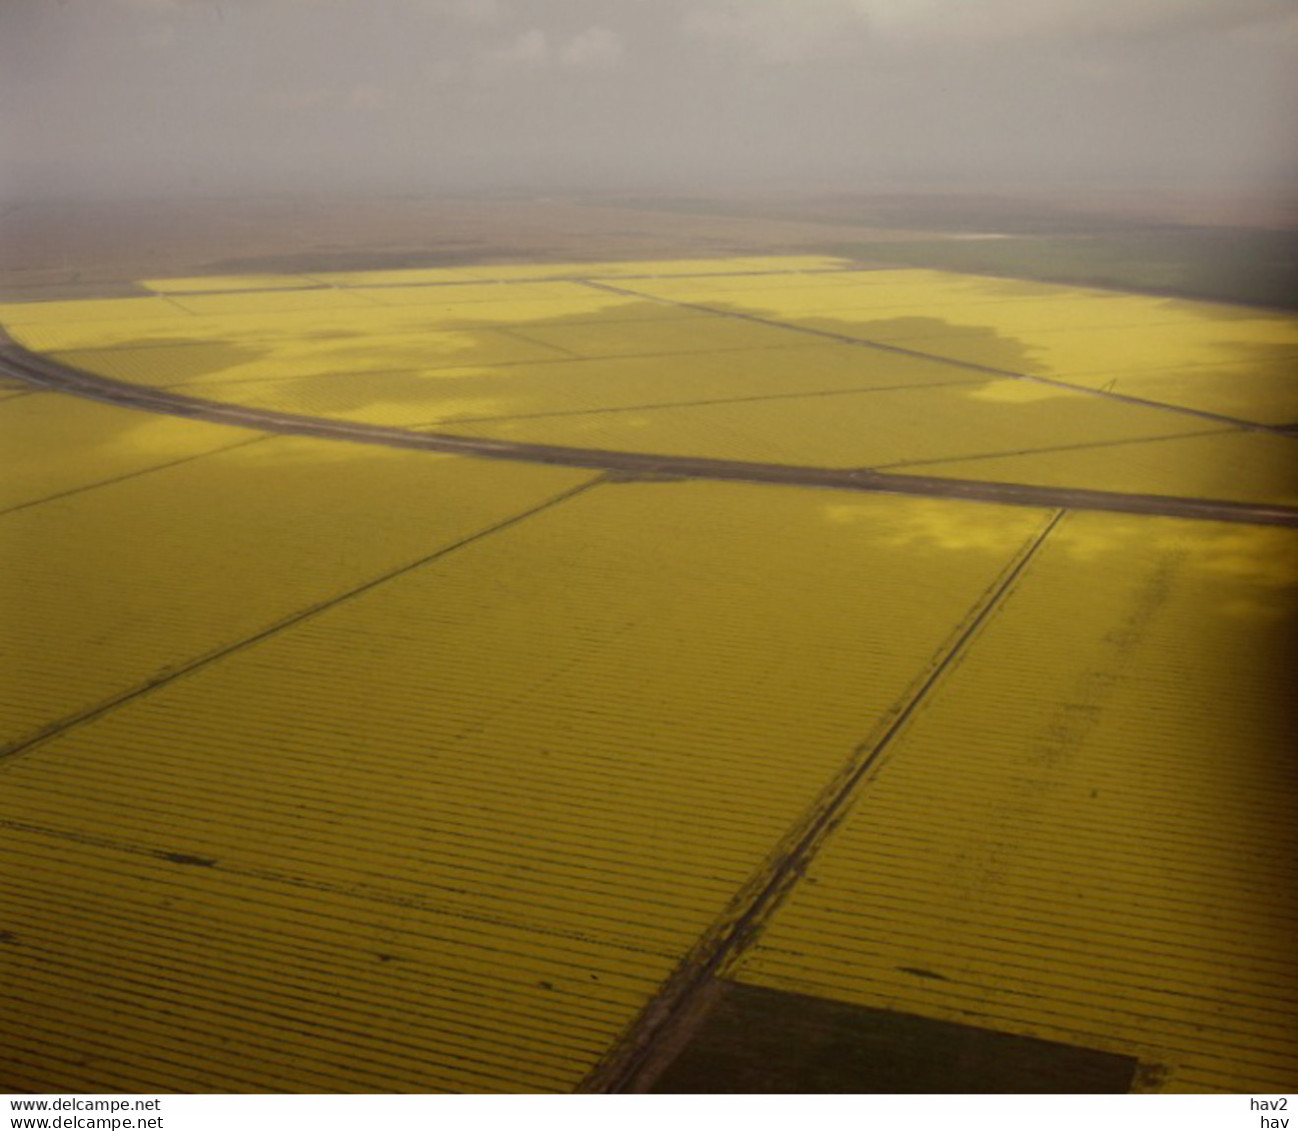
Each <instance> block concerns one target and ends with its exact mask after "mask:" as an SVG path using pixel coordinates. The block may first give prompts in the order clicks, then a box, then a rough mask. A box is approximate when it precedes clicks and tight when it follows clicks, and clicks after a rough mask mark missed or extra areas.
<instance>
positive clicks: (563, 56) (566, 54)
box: [559, 27, 624, 70]
mask: <svg viewBox="0 0 1298 1131" xmlns="http://www.w3.org/2000/svg"><path fill="white" fill-rule="evenodd" d="M623 54H624V47H623V42H622V37H621V36H620V35H618V33H617V32H615V31H610V30H609V29H608V28H605V27H589V28H587V29H586V30H585V31H583V32H582V33H581V34H580V35H578V36H577V37H576V38H574V39H572V40H569V42H568V43H567V44H566V45H565V46H564V48H563V50H562V51H561V52H560V53H559V61H560V62H561V63H562V64H563V65H564V66H566V67H578V68H586V69H590V70H609V69H611V68H613V67H616V66H618V65H619V64H620V63H621V62H622V57H623Z"/></svg>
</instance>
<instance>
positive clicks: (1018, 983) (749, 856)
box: [0, 257, 1298, 1092]
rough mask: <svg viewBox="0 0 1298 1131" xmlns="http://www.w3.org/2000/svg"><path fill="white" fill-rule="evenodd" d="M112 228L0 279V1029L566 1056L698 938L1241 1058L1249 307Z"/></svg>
mask: <svg viewBox="0 0 1298 1131" xmlns="http://www.w3.org/2000/svg"><path fill="white" fill-rule="evenodd" d="M142 285H143V288H144V290H145V292H148V293H141V294H140V295H139V296H138V297H133V298H110V299H85V300H76V301H54V302H31V303H7V304H0V325H2V326H3V328H4V330H5V331H6V333H7V334H8V335H9V336H10V337H11V338H12V339H13V340H14V341H16V342H17V343H18V344H19V345H20V346H21V347H24V348H25V349H27V350H31V351H34V352H36V353H40V354H43V355H44V356H45V357H46V358H47V359H48V360H51V361H53V362H56V363H58V365H60V366H63V367H64V369H63V370H62V372H63V373H64V374H65V379H64V383H62V384H61V383H60V377H59V375H58V374H57V373H55V374H53V375H47V377H45V378H43V379H44V380H46V381H47V384H46V386H45V388H43V389H36V388H33V387H29V386H26V385H24V384H22V383H21V382H19V381H17V380H16V379H9V378H6V379H5V380H4V381H3V383H0V442H2V445H3V446H2V447H0V450H3V452H4V455H3V460H4V465H5V472H6V474H5V476H4V479H3V483H4V486H3V487H2V488H0V553H2V554H3V560H4V567H5V568H4V576H5V580H4V585H3V589H2V590H0V594H2V595H0V621H2V622H3V624H4V626H5V634H4V636H5V643H6V645H7V647H6V649H5V660H4V672H3V674H4V679H3V680H2V681H0V685H2V686H3V690H2V691H0V755H2V757H0V856H2V858H3V864H2V865H0V984H2V985H3V986H4V991H3V992H4V996H5V1002H6V1021H5V1030H6V1034H5V1039H4V1041H3V1044H4V1046H5V1056H4V1057H3V1058H0V1088H5V1089H12V1090H33V1091H102V1092H111V1091H118V1090H128V1091H141V1092H158V1091H168V1090H177V1091H225V1090H230V1091H242V1090H287V1091H430V1092H431V1091H570V1090H573V1089H577V1088H580V1087H583V1086H587V1085H588V1084H589V1082H590V1081H591V1080H607V1079H616V1078H618V1074H619V1073H623V1074H625V1073H627V1072H631V1071H632V1067H634V1065H633V1062H632V1061H629V1060H628V1061H626V1062H625V1064H624V1062H623V1061H622V1060H621V1059H620V1058H621V1057H622V1055H623V1053H624V1052H625V1050H626V1049H627V1048H628V1047H631V1046H630V1045H629V1044H628V1041H629V1039H631V1038H638V1039H642V1040H644V1041H647V1042H649V1043H651V1044H653V1045H654V1046H655V1047H658V1046H660V1045H662V1044H663V1043H664V1042H667V1041H670V1040H672V1039H674V1034H673V1032H672V1031H671V1027H670V1024H668V1025H667V1027H666V1028H664V1029H661V1030H660V1029H657V1028H655V1027H654V1026H655V1025H657V1024H658V1022H659V1021H660V1020H663V1019H664V1018H665V1019H667V1021H668V1022H670V1021H671V1019H672V1018H673V1017H675V1016H677V1014H680V1015H682V1016H684V1015H686V1014H687V1013H688V1011H689V1010H690V1009H693V1008H696V1007H701V1006H703V1005H705V1004H706V1002H707V1001H708V1000H710V999H709V997H708V995H709V993H710V992H711V990H710V988H709V987H710V986H711V985H713V984H714V983H715V982H716V981H717V980H718V979H719V980H721V981H723V982H730V983H738V984H740V985H743V986H750V987H762V988H764V989H766V990H769V991H776V992H781V993H793V994H801V995H811V996H813V997H817V998H824V999H829V1000H831V1001H834V1002H838V1003H840V1004H842V1005H843V1006H845V1007H865V1008H875V1009H878V1008H882V1009H887V1010H890V1011H893V1012H895V1013H898V1014H903V1015H906V1016H909V1017H913V1018H917V1019H921V1020H929V1021H935V1022H959V1023H960V1024H962V1025H966V1026H970V1027H973V1028H975V1029H981V1030H986V1031H991V1032H994V1033H999V1034H1012V1035H1018V1036H1026V1037H1035V1038H1039V1039H1041V1040H1047V1041H1053V1042H1059V1043H1061V1044H1064V1045H1069V1046H1074V1047H1078V1048H1082V1049H1089V1050H1099V1051H1102V1052H1107V1053H1115V1054H1120V1055H1121V1056H1123V1057H1128V1058H1131V1063H1132V1064H1135V1063H1136V1062H1139V1065H1140V1070H1139V1072H1138V1073H1136V1075H1135V1076H1134V1077H1133V1079H1132V1081H1131V1086H1132V1087H1134V1088H1137V1089H1144V1090H1158V1089H1166V1090H1188V1091H1210V1090H1223V1091H1238V1090H1250V1091H1258V1092H1265V1091H1275V1090H1282V1089H1283V1088H1284V1087H1286V1086H1287V1085H1288V1083H1289V1082H1291V1081H1292V1080H1293V1078H1294V1073H1295V1071H1296V1070H1298V1036H1296V1035H1295V1026H1296V1024H1298V972H1295V970H1294V968H1293V963H1292V954H1291V951H1292V941H1291V940H1292V937H1293V928H1294V923H1295V921H1298V903H1296V902H1295V900H1296V898H1298V897H1296V896H1295V894H1294V893H1295V892H1298V884H1296V883H1295V879H1298V877H1295V875H1294V871H1293V861H1294V859H1295V858H1296V857H1298V832H1296V831H1295V829H1294V828H1293V824H1292V821H1291V820H1289V815H1290V814H1291V813H1292V811H1293V807H1294V804H1295V801H1298V796H1296V795H1298V779H1296V778H1295V776H1294V773H1293V767H1292V759H1291V751H1292V748H1293V738H1294V735H1293V718H1292V711H1291V705H1290V699H1291V698H1292V697H1291V695H1290V694H1289V688H1288V683H1287V680H1288V676H1289V672H1290V671H1291V670H1292V655H1291V650H1292V649H1291V646H1292V641H1293V640H1294V639H1295V631H1296V630H1298V625H1295V618H1296V616H1298V607H1296V604H1298V602H1296V599H1295V591H1296V589H1298V532H1295V530H1294V529H1293V528H1292V523H1290V525H1289V526H1287V527H1286V526H1285V525H1284V523H1285V522H1288V521H1289V520H1290V519H1291V518H1292V517H1293V513H1294V510H1293V508H1298V483H1296V482H1295V478H1294V467H1295V461H1294V458H1293V455H1292V454H1291V452H1292V448H1293V445H1294V443H1295V441H1294V438H1293V436H1292V435H1290V434H1286V433H1285V431H1284V426H1288V425H1292V424H1294V423H1295V421H1298V381H1295V380H1294V377H1293V366H1294V363H1295V361H1298V320H1295V319H1293V318H1290V317H1286V316H1281V315H1269V314H1264V313H1260V312H1256V311H1248V310H1243V309H1237V308H1228V307H1224V306H1222V305H1221V304H1209V303H1196V302H1191V301H1184V300H1170V299H1166V298H1159V297H1154V296H1145V295H1134V294H1119V293H1115V292H1103V291H1099V290H1094V289H1082V288H1073V287H1055V286H1051V285H1048V284H1040V283H1026V282H1021V281H1017V280H1009V279H991V278H984V277H978V276H972V275H956V274H951V273H944V272H937V271H927V270H910V269H905V270H864V269H860V270H858V269H855V268H853V267H852V265H851V264H849V263H847V262H845V261H843V260H839V259H833V258H826V257H785V258H780V257H745V258H732V259H712V260H677V261H664V262H621V263H560V264H527V265H517V266H509V265H491V264H483V265H476V266H471V267H469V266H466V267H455V268H430V269H426V270H409V271H352V272H338V273H324V274H284V275H263V276H220V277H217V276H210V277H193V278H183V279H151V280H146V281H144V283H143V284H142ZM21 368H22V359H21V357H18V358H16V359H15V361H14V364H13V369H14V372H15V373H17V372H18V371H19V370H20V369H21ZM73 371H75V372H73ZM68 374H71V376H67V375H68ZM78 375H79V376H78ZM71 377H76V380H77V384H76V385H75V386H73V385H72V384H70V383H68V382H70V380H71ZM73 393H79V394H82V395H72V394H73ZM135 393H138V396H136V397H135V399H134V400H133V399H132V398H133V395H135ZM109 395H111V396H113V397H117V398H119V402H120V403H116V404H107V403H100V402H98V401H96V400H95V399H93V397H95V396H109ZM146 395H147V396H148V397H149V398H152V399H149V400H147V401H145V400H142V399H139V398H141V397H144V396H146ZM186 398H197V399H198V401H199V402H205V403H200V404H198V405H197V406H196V405H194V404H193V403H192V402H191V401H190V400H188V399H186ZM128 405H134V406H135V407H127V406H128ZM229 408H235V409H239V410H241V411H242V415H239V416H238V417H237V422H238V423H237V426H235V425H232V424H227V423H218V422H216V421H217V420H218V419H219V415H218V409H220V410H224V409H229ZM168 412H183V413H191V414H196V415H194V416H193V417H192V418H186V417H183V416H177V415H168V414H167V413H168ZM276 414H293V416H294V417H296V418H298V419H297V420H296V421H294V422H288V421H286V420H285V419H284V418H283V417H282V416H278V415H276ZM204 417H206V419H204ZM231 419H236V418H233V417H232V418H231ZM290 424H292V426H293V427H295V428H298V429H299V430H301V429H303V428H307V429H310V428H314V429H315V432H316V434H314V435H304V434H295V435H286V434H283V433H284V431H285V429H286V428H288V427H289V426H290ZM380 426H381V427H380ZM384 429H387V430H386V431H385V430H384ZM438 437H441V438H442V440H438ZM446 437H452V438H455V439H457V440H460V441H464V442H466V444H468V445H469V446H468V448H467V449H466V450H467V452H468V454H464V453H461V454H452V453H451V452H450V451H449V450H422V449H421V445H425V446H426V445H428V444H429V443H432V444H434V445H435V444H437V443H442V447H443V448H445V447H446V444H445V442H444V440H445V438H446ZM479 442H480V443H479ZM517 443H524V444H531V445H554V446H559V447H563V448H569V449H579V450H581V451H583V452H584V453H585V454H584V456H581V457H580V458H578V456H575V455H574V456H572V458H571V459H568V464H569V465H567V466H565V465H564V459H563V458H559V457H554V459H555V460H556V461H555V462H550V463H542V462H537V460H536V456H537V453H536V452H535V451H519V450H515V449H512V448H511V447H510V445H511V444H517ZM474 445H477V446H476V447H475V446H474ZM592 450H593V451H594V452H595V453H596V454H594V455H592V454H591V452H592ZM598 453H623V454H625V453H640V454H642V455H644V456H645V457H646V460H645V461H642V463H641V464H637V465H635V466H634V467H633V468H631V469H630V470H628V465H625V464H624V463H623V462H619V461H618V460H617V459H616V458H615V457H614V456H608V455H607V454H605V455H603V456H601V455H599V454H598ZM493 455H494V456H496V457H506V458H487V457H488V456H493ZM570 455H571V453H570ZM677 457H686V458H699V459H709V460H717V461H730V466H731V468H732V471H733V473H734V475H735V476H737V477H738V478H743V477H744V476H745V475H747V477H748V479H749V480H750V481H748V482H720V481H715V480H712V481H708V480H704V479H701V478H692V477H688V476H683V475H682V473H681V469H680V465H679V464H677V463H674V462H673V461H674V460H675V459H676V458H677ZM655 460H656V461H657V462H655ZM741 463H742V464H762V465H784V467H786V468H788V467H797V468H810V469H835V470H837V471H839V472H846V471H850V470H852V469H872V470H873V471H876V472H882V473H883V474H884V475H885V476H887V475H893V476H894V477H895V476H899V475H906V476H910V477H914V476H921V475H922V476H928V477H931V479H932V480H933V484H931V485H930V487H931V494H930V497H903V496H899V495H895V494H890V493H887V492H885V491H881V490H878V489H877V488H878V487H880V486H882V485H889V480H887V479H883V480H882V481H879V482H876V481H875V480H873V479H868V480H862V481H861V482H860V483H858V484H857V486H867V487H869V488H870V490H868V491H866V490H830V489H825V488H815V487H808V486H792V485H789V484H788V483H780V482H777V480H778V479H779V477H780V475H781V474H782V472H780V470H779V468H778V467H777V468H775V469H774V470H772V469H771V468H770V467H765V468H763V469H759V470H761V475H758V474H757V473H756V472H754V471H753V469H751V468H748V469H747V470H745V469H743V468H738V467H736V466H735V465H736V464H741ZM842 478H843V477H841V476H840V479H842ZM844 482H846V481H845V480H844ZM899 482H900V481H899V480H898V479H896V478H893V479H892V480H891V484H894V485H895V484H897V483H899ZM943 484H946V488H944V487H943ZM989 484H992V485H994V484H1010V485H1028V486H1034V487H1039V488H1048V489H1053V488H1057V489H1060V490H1061V491H1062V490H1068V489H1089V490H1092V491H1103V492H1110V493H1112V494H1113V495H1115V496H1128V497H1130V496H1137V495H1138V496H1162V497H1164V498H1162V499H1161V500H1160V499H1153V500H1152V501H1151V500H1148V499H1146V500H1135V501H1131V500H1130V499H1129V500H1128V501H1129V502H1131V505H1133V506H1137V507H1144V508H1145V509H1146V510H1147V511H1149V513H1137V514H1122V515H1118V514H1113V513H1104V512H1103V511H1100V510H1095V509H1091V510H1088V509H1080V508H1079V506H1078V505H1077V504H1075V503H1073V502H1070V501H1068V500H1067V499H1064V497H1063V496H1060V500H1061V501H1060V502H1059V504H1058V505H1056V506H1051V505H1047V503H1048V497H1047V496H1035V497H1034V500H1033V505H1009V504H1011V503H1019V502H1021V501H1022V500H1020V499H1016V497H1015V496H1014V495H1013V493H1012V492H1003V493H1002V496H999V498H1000V501H999V502H996V501H992V502H988V501H973V500H972V499H960V498H955V497H943V491H944V490H946V489H947V488H949V489H950V490H949V491H948V494H949V493H951V492H955V493H958V492H959V491H962V490H968V491H973V490H974V488H977V489H978V490H979V491H980V492H981V494H982V496H985V497H987V498H993V499H996V498H998V496H997V495H996V490H995V488H989V487H988V485H989ZM842 485H843V483H841V482H840V486H842ZM849 485H850V484H849ZM1042 499H1047V502H1042V501H1041V500H1042ZM1178 500H1181V501H1184V502H1187V503H1189V502H1195V501H1199V500H1213V501H1216V502H1218V503H1220V504H1222V508H1223V514H1222V515H1221V516H1220V517H1222V518H1229V517H1234V518H1235V519H1237V521H1230V522H1227V521H1205V520H1202V519H1190V518H1184V517H1180V518H1177V517H1168V516H1167V515H1168V514H1169V513H1182V514H1184V513H1185V511H1184V509H1182V510H1181V511H1180V512H1177V511H1175V509H1174V505H1175V504H1176V503H1177V501H1178ZM1083 502H1084V503H1085V502H1086V501H1085V500H1083ZM1248 503H1254V504H1268V505H1271V506H1273V507H1276V508H1279V509H1278V510H1276V511H1275V512H1274V514H1272V515H1270V516H1269V517H1268V519H1267V521H1271V522H1279V523H1280V525H1265V524H1263V523H1262V520H1261V518H1260V517H1259V515H1258V513H1257V512H1256V511H1249V510H1245V509H1241V508H1240V507H1238V506H1236V507H1234V512H1235V513H1232V505H1233V504H1248ZM1086 505H1088V506H1090V505H1095V506H1098V505H1099V504H1098V503H1093V502H1092V503H1086ZM1160 507H1162V508H1163V509H1162V511H1160ZM1168 508H1173V509H1172V510H1168ZM1284 508H1291V509H1290V510H1285V509H1284ZM1277 516H1278V517H1277ZM737 925H742V926H743V929H742V930H738V929H737ZM709 956H710V957H711V958H712V959H714V960H715V962H714V964H713V965H709V966H707V967H706V968H705V967H704V966H703V965H702V963H703V960H704V958H706V957H709ZM700 971H703V973H702V974H700V973H699V972H700ZM686 975H691V976H692V975H698V977H699V980H698V981H697V982H692V981H691V980H690V977H687V976H686ZM777 1036H778V1035H777ZM689 1055H691V1053H690V1046H688V1044H687V1045H686V1048H685V1052H684V1053H683V1054H682V1056H683V1057H688V1056H689ZM626 1065H631V1066H632V1067H626ZM623 1082H624V1083H625V1082H626V1081H625V1080H624V1081H623ZM635 1083H636V1085H637V1086H639V1085H641V1084H645V1083H648V1081H647V1080H644V1079H640V1080H637V1081H635ZM723 1083H724V1082H723V1081H722V1082H718V1086H719V1087H720V1086H721V1084H723Z"/></svg>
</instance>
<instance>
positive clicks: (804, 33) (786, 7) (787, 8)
mask: <svg viewBox="0 0 1298 1131" xmlns="http://www.w3.org/2000/svg"><path fill="white" fill-rule="evenodd" d="M865 19H866V17H865V13H863V12H862V11H861V9H860V7H859V6H858V4H856V3H854V2H853V0H768V2H766V3H755V2H753V0H712V2H710V3H705V4H702V5H700V6H697V7H693V8H691V9H690V10H689V11H688V12H687V13H686V15H685V17H684V20H683V21H682V24H681V27H682V30H683V31H684V33H685V35H686V36H687V37H690V38H694V39H697V40H700V41H702V42H704V43H708V44H711V45H713V46H716V47H720V48H722V49H727V48H729V49H737V50H739V51H741V52H743V53H747V54H749V55H750V56H752V57H753V58H755V59H756V60H758V61H759V62H763V63H796V62H803V61H806V60H809V59H814V58H817V57H820V56H825V55H831V54H838V53H840V52H841V51H842V49H843V48H844V46H845V45H846V44H847V43H850V42H851V41H852V39H854V38H855V37H856V35H858V34H859V33H860V31H861V30H862V29H863V28H864V26H865Z"/></svg>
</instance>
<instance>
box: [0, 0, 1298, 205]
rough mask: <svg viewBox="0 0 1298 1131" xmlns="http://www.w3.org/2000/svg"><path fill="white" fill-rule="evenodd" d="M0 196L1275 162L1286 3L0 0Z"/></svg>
mask: <svg viewBox="0 0 1298 1131" xmlns="http://www.w3.org/2000/svg"><path fill="white" fill-rule="evenodd" d="M0 45H2V46H0V51H2V52H3V57H0V107H3V109H2V110H0V146H3V149H2V150H0V194H3V195H5V196H7V197H9V198H21V197H32V196H42V195H49V194H62V193H64V192H88V193H91V194H94V195H115V194H117V193H121V192H131V193H137V192H144V193H165V192H173V191H186V192H202V193H229V192H235V191H264V190H283V189H289V190H299V189H314V188H317V187H318V188H321V189H325V190H333V191H355V190H376V191H410V192H422V191H439V190H446V189H450V190H458V189H464V188H475V187H491V186H498V187H502V188H512V187H520V188H541V189H562V188H577V187H582V186H590V187H594V188H603V187H615V188H628V187H636V186H640V187H644V188H647V189H650V188H652V189H659V188H678V189H680V188H689V187H691V186H695V185H701V184H706V183H717V182H730V183H742V182H744V181H745V180H749V179H752V180H753V181H755V182H769V181H771V180H781V181H784V182H793V181H796V180H798V179H800V178H805V179H806V180H807V181H808V182H811V181H817V180H838V181H843V182H850V181H853V180H858V179H859V180H861V181H862V182H865V181H876V180H886V179H906V178H913V177H939V178H956V179H959V180H962V181H963V180H968V181H970V182H972V183H974V184H978V183H988V182H999V183H1004V182H1007V181H1008V182H1013V181H1019V180H1024V179H1037V178H1046V179H1057V180H1061V181H1063V180H1069V179H1072V178H1081V179H1086V180H1093V179H1109V180H1116V181H1121V182H1130V181H1145V180H1152V181H1156V182H1162V183H1174V184H1185V183H1198V182H1212V181H1228V182H1230V183H1233V184H1236V185H1239V186H1241V187H1248V186H1251V185H1262V184H1268V185H1273V184H1275V183H1276V182H1278V181H1280V180H1283V179H1285V178H1289V177H1291V176H1293V175H1294V174H1295V173H1298V144H1296V143H1295V138H1296V137H1298V112H1296V109H1295V94H1296V93H1298V0H0Z"/></svg>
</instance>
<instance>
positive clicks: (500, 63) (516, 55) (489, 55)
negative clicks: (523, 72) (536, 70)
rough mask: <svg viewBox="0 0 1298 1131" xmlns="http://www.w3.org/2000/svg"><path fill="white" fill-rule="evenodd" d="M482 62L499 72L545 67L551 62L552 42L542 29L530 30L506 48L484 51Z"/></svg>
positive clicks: (513, 40) (517, 37)
mask: <svg viewBox="0 0 1298 1131" xmlns="http://www.w3.org/2000/svg"><path fill="white" fill-rule="evenodd" d="M482 60H483V62H484V63H486V64H487V66H488V67H489V68H491V69H498V70H507V69H513V68H515V67H540V66H544V65H545V64H546V63H548V62H549V61H550V40H549V37H548V36H547V35H546V34H545V32H543V31H542V30H541V29H540V28H535V27H534V28H530V29H529V30H527V31H525V32H521V33H520V34H519V35H517V36H515V37H514V38H513V39H512V40H511V41H510V42H509V43H507V44H506V45H505V46H504V47H493V48H490V49H488V50H487V51H484V52H483V55H482Z"/></svg>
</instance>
